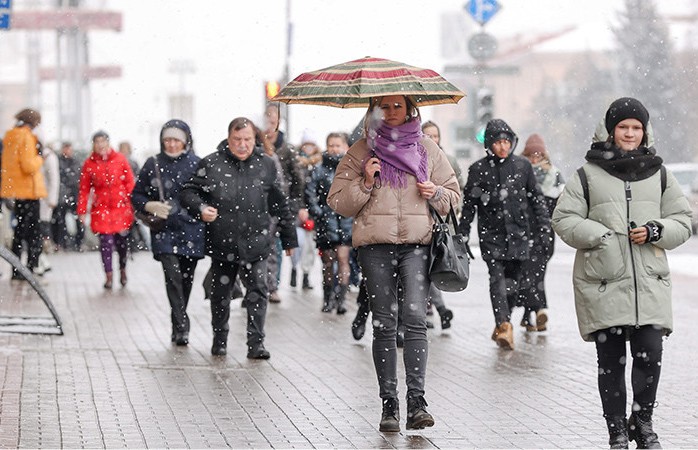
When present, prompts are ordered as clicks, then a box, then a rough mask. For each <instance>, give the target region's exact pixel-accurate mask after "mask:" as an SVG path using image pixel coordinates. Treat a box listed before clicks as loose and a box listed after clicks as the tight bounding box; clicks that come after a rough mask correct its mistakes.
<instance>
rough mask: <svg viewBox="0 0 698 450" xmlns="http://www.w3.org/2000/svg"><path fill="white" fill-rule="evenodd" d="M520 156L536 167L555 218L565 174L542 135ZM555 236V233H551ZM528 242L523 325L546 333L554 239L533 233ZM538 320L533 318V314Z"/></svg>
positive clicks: (532, 221) (528, 142) (531, 219)
mask: <svg viewBox="0 0 698 450" xmlns="http://www.w3.org/2000/svg"><path fill="white" fill-rule="evenodd" d="M521 156H523V157H525V158H526V159H528V161H529V162H530V163H531V165H532V166H533V173H534V175H535V176H536V182H537V183H538V186H539V187H540V189H541V191H542V192H543V197H544V198H545V207H546V209H547V210H548V214H549V215H551V216H552V214H553V210H554V209H555V205H556V204H557V199H558V197H559V196H560V193H562V189H563V188H564V187H565V181H564V179H563V178H562V173H561V172H560V170H559V169H558V168H557V167H555V166H554V165H553V164H552V162H550V155H549V154H548V150H547V149H546V147H545V141H543V137H542V136H540V135H539V134H532V135H531V136H529V138H528V139H527V140H526V145H525V146H524V149H523V152H521ZM528 219H529V223H530V225H529V226H530V228H531V229H533V230H535V229H536V222H537V218H535V217H533V216H532V215H529V217H528ZM550 232H551V233H552V230H550ZM531 238H532V239H531V240H530V241H529V247H530V249H529V257H528V259H527V260H525V261H524V262H523V264H522V268H521V279H520V283H519V300H520V302H521V305H522V306H523V307H524V315H523V318H522V319H521V326H522V327H525V328H526V330H527V331H545V330H547V328H548V326H547V322H548V299H547V296H546V295H545V271H546V270H547V266H548V261H550V258H552V256H553V253H554V252H555V236H554V235H552V234H551V235H545V234H542V233H533V235H532V236H531ZM532 314H533V315H534V316H535V318H534V319H531V315H532Z"/></svg>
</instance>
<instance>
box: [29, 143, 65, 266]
mask: <svg viewBox="0 0 698 450" xmlns="http://www.w3.org/2000/svg"><path fill="white" fill-rule="evenodd" d="M42 156H43V158H44V164H43V165H42V166H41V173H42V174H43V176H44V183H45V184H46V194H47V195H46V197H44V198H42V199H40V200H39V217H40V220H41V224H40V226H41V241H42V249H41V253H40V254H39V264H38V265H37V267H36V269H35V273H36V274H37V275H43V274H44V273H46V272H48V271H50V270H51V264H50V263H49V260H48V257H47V256H46V253H48V252H50V251H53V248H54V245H53V243H52V242H53V238H52V236H51V219H52V217H53V208H55V207H56V205H57V204H58V197H59V195H60V189H61V171H60V168H59V166H58V156H56V152H55V151H54V150H53V148H51V146H50V145H46V146H44V148H43V151H42Z"/></svg>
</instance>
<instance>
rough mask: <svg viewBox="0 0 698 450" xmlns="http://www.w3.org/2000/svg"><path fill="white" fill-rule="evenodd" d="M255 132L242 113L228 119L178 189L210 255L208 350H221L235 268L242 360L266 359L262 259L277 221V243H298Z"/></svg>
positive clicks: (289, 247) (289, 248)
mask: <svg viewBox="0 0 698 450" xmlns="http://www.w3.org/2000/svg"><path fill="white" fill-rule="evenodd" d="M257 135H258V132H257V128H256V127H255V126H254V124H253V123H252V122H251V121H250V120H249V119H247V118H244V117H238V118H236V119H233V121H232V122H230V125H229V126H228V138H227V139H226V140H224V141H222V142H221V143H220V144H219V145H218V149H217V150H218V151H217V152H215V153H213V154H211V155H209V156H207V157H206V158H204V159H202V160H201V161H200V162H199V165H198V167H197V170H196V173H195V174H194V176H193V178H192V179H191V180H190V181H189V182H188V183H186V184H185V186H184V188H183V189H182V192H181V194H180V200H181V202H182V206H184V207H185V208H187V210H188V211H189V213H190V214H191V215H192V216H193V217H197V218H200V219H201V220H202V221H204V222H205V223H206V252H207V254H208V255H209V256H211V258H212V262H211V270H212V275H213V277H212V279H213V285H212V292H211V316H212V317H211V325H212V326H213V346H212V347H211V353H212V354H213V355H221V356H222V355H225V354H226V353H227V352H226V347H227V340H228V330H229V326H228V318H229V317H230V298H231V289H232V287H233V282H234V280H235V277H236V276H237V275H238V273H240V276H241V280H242V282H243V284H244V285H245V287H246V291H247V292H246V294H245V303H246V305H247V357H248V358H251V359H268V358H269V356H270V354H269V352H268V351H267V350H266V349H265V348H264V320H265V317H266V312H267V300H268V292H269V291H268V288H267V258H268V257H269V254H270V253H271V248H272V240H273V239H274V236H271V235H270V233H269V227H270V220H271V217H272V216H275V217H278V219H279V232H280V236H281V242H282V245H283V248H285V249H286V254H288V255H290V254H291V253H292V249H293V248H295V247H297V246H298V244H297V241H296V229H295V227H294V223H293V216H292V215H291V213H290V210H289V207H288V201H287V199H286V196H285V195H284V193H283V190H282V188H281V186H280V184H279V179H278V177H277V174H276V167H275V165H274V162H273V161H272V160H271V159H270V158H269V157H267V156H265V155H264V154H263V153H262V150H261V149H260V148H259V147H255V138H256V137H257Z"/></svg>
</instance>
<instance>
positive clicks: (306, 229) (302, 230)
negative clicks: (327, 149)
mask: <svg viewBox="0 0 698 450" xmlns="http://www.w3.org/2000/svg"><path fill="white" fill-rule="evenodd" d="M299 150H300V151H299V152H298V157H297V159H298V165H299V166H300V169H301V171H302V174H303V179H304V181H305V183H306V185H307V183H308V182H309V180H310V176H311V174H312V173H313V171H314V169H315V167H317V166H318V165H319V164H320V163H322V149H320V146H319V145H318V144H317V140H316V138H315V134H314V133H313V132H312V131H311V130H305V131H304V133H303V138H302V141H301V145H300V147H299ZM305 202H306V206H308V209H309V208H310V206H309V205H307V198H306V199H305ZM296 231H297V234H298V248H299V250H300V251H298V252H294V253H293V258H292V259H291V264H292V265H293V267H292V268H291V287H296V284H297V281H298V280H297V277H298V271H297V270H296V267H297V266H298V265H299V263H300V268H301V274H302V281H301V283H302V284H301V286H302V288H303V289H304V290H307V289H313V288H314V286H313V285H311V284H310V270H311V269H312V268H313V266H314V265H315V259H316V258H317V247H316V246H315V222H314V221H313V220H312V219H306V220H305V221H303V222H301V221H300V217H299V219H298V226H297V227H296Z"/></svg>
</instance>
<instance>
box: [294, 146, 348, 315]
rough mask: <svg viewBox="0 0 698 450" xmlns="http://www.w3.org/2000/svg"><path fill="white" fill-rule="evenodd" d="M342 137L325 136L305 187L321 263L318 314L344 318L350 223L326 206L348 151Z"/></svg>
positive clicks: (346, 218)
mask: <svg viewBox="0 0 698 450" xmlns="http://www.w3.org/2000/svg"><path fill="white" fill-rule="evenodd" d="M348 142H349V136H348V135H347V134H346V133H330V134H329V135H327V151H326V152H325V153H323V154H322V163H321V164H320V165H318V166H317V167H315V169H314V170H313V171H312V173H311V174H310V179H309V181H308V184H307V185H306V187H305V197H306V201H307V203H308V212H309V214H310V217H311V218H312V219H313V221H314V222H315V242H316V245H317V248H318V249H319V250H320V259H321V260H322V300H323V303H322V312H332V311H333V310H334V309H336V310H337V314H344V313H346V312H347V308H346V307H345V306H344V299H345V297H346V295H347V291H348V290H349V272H350V268H349V251H350V250H351V227H352V222H353V219H352V218H351V217H344V216H342V215H340V214H338V213H336V212H334V211H333V210H332V208H330V206H329V205H328V204H327V194H329V192H330V187H331V186H332V181H333V180H334V177H335V172H336V170H337V165H338V164H339V161H340V160H341V159H342V157H344V155H345V154H346V153H347V151H348V150H349V143H348Z"/></svg>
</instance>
